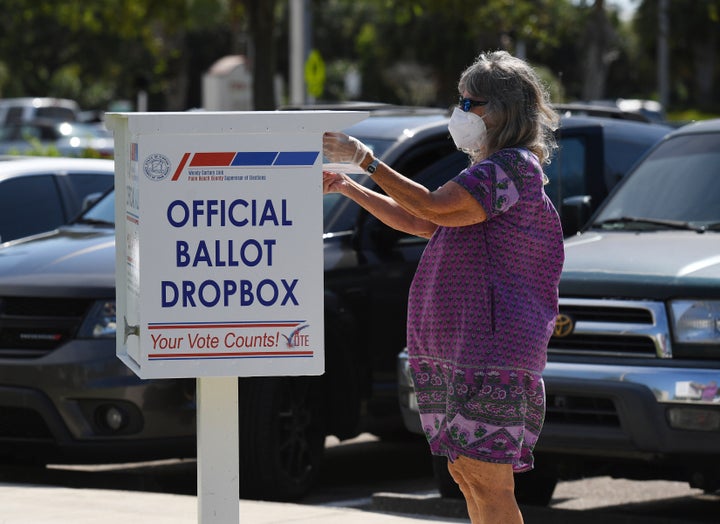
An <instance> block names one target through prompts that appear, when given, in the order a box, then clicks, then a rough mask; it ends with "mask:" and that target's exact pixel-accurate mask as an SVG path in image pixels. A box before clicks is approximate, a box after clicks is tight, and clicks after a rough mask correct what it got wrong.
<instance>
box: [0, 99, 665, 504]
mask: <svg viewBox="0 0 720 524" xmlns="http://www.w3.org/2000/svg"><path fill="white" fill-rule="evenodd" d="M447 123H448V116H447V114H446V113H445V112H444V111H425V110H422V111H420V110H418V111H415V110H403V111H401V112H394V111H384V110H383V111H376V112H373V116H371V117H370V118H368V119H367V120H365V121H363V122H360V123H358V124H356V125H355V126H353V127H352V128H350V129H348V130H347V131H348V132H349V133H351V134H353V135H355V136H357V137H358V138H360V139H361V140H363V141H364V142H365V143H367V144H368V145H369V146H370V147H372V148H373V149H374V152H375V154H376V155H378V156H380V157H381V158H382V159H383V160H385V161H386V162H388V163H389V164H390V165H392V166H394V167H395V168H397V169H398V170H399V171H401V172H403V173H406V174H407V175H409V176H412V177H413V178H415V179H416V180H418V181H420V182H421V183H424V184H426V185H427V186H428V187H432V188H436V187H438V186H439V185H441V184H443V183H445V182H446V181H447V179H448V178H450V177H451V176H453V175H455V174H456V173H458V172H459V171H460V170H461V169H462V168H463V167H465V166H466V165H467V161H468V160H467V156H466V155H464V154H462V153H460V152H458V151H457V150H456V149H455V147H454V146H453V143H452V140H451V138H450V136H449V134H448V131H447ZM665 132H666V129H665V128H664V127H661V126H653V125H650V124H638V123H635V122H622V121H618V120H605V119H592V118H575V117H568V118H565V119H564V120H563V128H562V133H561V135H560V140H561V143H562V144H564V146H563V149H561V152H560V153H559V156H558V157H557V158H558V159H562V160H558V163H556V164H555V166H554V168H553V169H555V170H556V171H555V172H554V173H557V174H553V175H551V176H552V177H553V178H554V179H555V182H554V183H555V186H556V187H557V188H558V189H557V191H556V197H557V198H559V197H560V195H563V196H567V197H571V196H574V197H581V198H579V203H578V206H579V208H583V206H585V205H590V204H591V203H592V204H595V203H597V202H598V201H599V200H600V199H602V198H603V197H604V195H605V194H606V192H607V191H608V185H606V184H607V183H608V182H610V183H614V181H615V180H616V178H617V177H620V176H621V175H622V174H623V173H624V169H625V168H624V167H623V166H622V165H614V164H612V163H611V162H614V161H615V160H616V159H617V158H621V156H622V155H620V154H619V152H620V150H623V149H625V148H628V149H630V150H632V151H634V154H635V156H636V157H637V156H640V155H641V154H642V153H643V152H644V151H645V150H647V149H648V148H649V147H650V146H651V145H652V144H653V143H654V142H655V141H657V140H659V139H660V137H661V136H662V135H663V134H664V133H665ZM622 137H624V138H622ZM614 140H617V142H615V141H614ZM613 144H620V145H621V146H622V147H620V146H617V149H618V154H617V155H613V154H611V153H610V151H609V149H610V148H611V147H613V148H615V147H616V146H615V145H613ZM571 158H572V159H574V160H573V161H572V162H570V159H571ZM606 158H607V159H608V163H606V162H605V161H604V159H606ZM560 162H561V163H560ZM345 167H348V166H345ZM565 173H572V174H573V175H574V176H572V177H571V176H568V177H567V180H568V181H569V180H573V181H576V182H579V184H578V185H577V186H575V187H576V189H573V186H572V185H569V183H566V178H565ZM357 176H358V180H360V181H361V182H362V183H363V184H367V185H369V186H372V185H373V181H372V179H371V178H369V177H367V176H366V175H357ZM577 188H580V191H581V192H580V193H576V192H574V191H577ZM575 200H578V198H576V199H575ZM112 207H113V195H112V194H110V195H108V196H107V197H106V198H105V199H104V200H102V201H101V202H99V203H98V204H97V206H96V207H94V208H92V209H91V210H89V211H88V212H87V213H86V214H84V215H82V216H81V217H80V219H79V220H78V221H77V222H76V223H74V224H72V225H70V226H67V227H63V228H60V229H59V230H58V231H56V232H54V233H52V234H47V235H40V236H38V237H35V238H33V239H28V240H25V241H20V242H17V243H16V244H15V245H11V246H8V247H6V248H5V249H0V406H5V407H7V408H11V410H10V413H16V414H17V415H16V416H14V417H13V418H12V420H9V421H8V423H6V424H0V457H2V455H3V454H5V455H6V456H9V455H13V454H14V452H15V448H16V447H17V446H18V445H20V444H24V445H25V446H27V447H32V446H35V447H36V448H39V449H40V450H47V449H50V450H51V451H58V453H55V454H54V455H52V457H53V458H52V460H64V461H73V460H76V457H81V458H84V457H86V455H85V454H84V451H85V450H86V449H91V450H94V451H95V452H96V453H95V460H97V458H98V457H102V459H103V460H106V461H109V460H118V459H123V460H124V459H127V457H128V455H130V452H136V453H140V452H143V451H145V452H147V453H151V452H158V449H157V447H158V445H160V446H161V447H162V446H164V448H163V449H161V452H163V453H165V454H169V453H182V452H187V448H183V447H182V446H179V447H175V448H173V447H172V446H171V445H170V444H171V443H176V444H187V442H188V439H190V438H192V437H193V436H194V431H195V427H194V411H193V408H194V405H193V402H194V397H193V393H192V387H191V386H192V384H194V382H192V381H191V382H190V383H188V382H187V381H177V380H161V381H141V380H139V379H138V378H136V377H134V376H133V375H132V373H131V372H130V371H129V370H128V369H126V368H124V367H123V366H122V364H121V363H120V361H119V360H118V359H116V358H115V349H114V345H113V344H114V342H113V339H112V336H114V335H113V334H114V330H115V328H116V326H115V322H116V319H115V317H114V298H115V289H114V284H115V280H114V269H115V268H114V257H113V255H112V253H113V251H114V243H113V242H114V236H113V235H114V232H113V226H114V224H113V222H114V214H113V212H112V211H111V210H112ZM575 214H576V213H574V215H575ZM323 220H324V230H323V238H324V264H325V301H324V303H325V329H326V333H325V346H326V351H325V358H326V363H325V369H326V373H325V374H324V375H323V376H321V377H269V378H268V377H261V378H242V379H240V383H239V405H240V408H239V415H240V425H239V426H240V443H239V445H240V460H241V465H240V468H239V469H240V474H241V481H240V485H241V490H242V495H243V496H244V497H261V498H272V499H291V498H296V497H298V496H301V495H302V494H304V493H305V492H306V491H307V490H308V489H309V488H310V487H311V486H312V483H313V480H314V478H315V476H316V475H317V472H318V469H319V467H320V464H321V461H322V455H323V445H324V441H325V437H326V435H336V436H337V437H339V438H341V439H344V438H350V437H353V436H356V435H357V434H358V433H360V432H362V431H371V432H374V433H376V434H378V435H380V436H384V435H393V436H396V435H398V434H403V433H404V434H405V435H407V432H406V430H405V429H404V427H403V424H402V420H401V418H400V412H399V408H398V403H397V382H396V372H395V367H396V362H395V360H396V356H397V352H398V350H399V349H400V348H402V347H403V346H404V344H405V316H406V309H407V304H406V300H407V292H408V287H409V283H410V280H411V278H412V275H413V273H414V271H415V267H416V265H417V261H418V260H419V257H420V255H421V253H422V250H423V249H424V247H425V242H426V241H425V240H424V239H420V238H417V237H412V236H408V235H404V234H400V233H398V232H396V231H394V230H391V229H389V228H387V227H386V226H384V225H383V224H382V223H380V222H379V221H378V220H376V219H374V218H373V217H371V216H369V215H368V214H367V213H365V212H363V211H362V210H361V209H360V208H359V207H358V206H357V205H355V204H354V203H353V202H351V201H349V200H348V199H345V198H343V197H341V196H340V195H337V194H329V195H326V196H325V197H324V216H323ZM31 399H32V402H31V401H30V400H31ZM13 410H14V411H13ZM2 412H3V410H0V413H2ZM28 421H32V424H30V423H29V422H28ZM41 430H42V438H39V437H38V436H37V432H39V431H41ZM3 432H5V433H3ZM7 432H10V434H9V435H8V434H7ZM53 446H54V447H53ZM121 449H122V450H124V451H125V453H124V454H122V455H120V454H119V452H118V451H119V450H121ZM121 457H122V458H121ZM85 460H88V459H87V458H85Z"/></svg>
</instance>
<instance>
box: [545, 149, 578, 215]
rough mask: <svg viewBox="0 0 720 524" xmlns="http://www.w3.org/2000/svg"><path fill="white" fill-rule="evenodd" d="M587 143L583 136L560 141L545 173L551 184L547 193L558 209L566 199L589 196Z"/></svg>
mask: <svg viewBox="0 0 720 524" xmlns="http://www.w3.org/2000/svg"><path fill="white" fill-rule="evenodd" d="M586 151H587V142H586V140H585V137H583V136H570V137H562V138H560V140H558V149H556V150H555V153H554V154H553V157H552V159H551V162H550V164H549V165H547V166H545V168H544V171H545V174H546V175H547V177H548V179H549V182H548V184H547V185H546V186H545V193H546V194H547V196H548V197H549V198H550V200H552V203H553V204H554V205H555V207H556V208H557V209H560V203H561V202H562V200H563V199H564V198H567V197H570V196H576V195H585V194H587V187H586V184H585V180H586V178H587V177H586V176H585V166H586V165H587V163H586Z"/></svg>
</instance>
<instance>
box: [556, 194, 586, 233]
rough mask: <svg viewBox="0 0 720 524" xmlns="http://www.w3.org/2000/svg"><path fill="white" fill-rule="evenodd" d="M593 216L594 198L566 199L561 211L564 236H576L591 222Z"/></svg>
mask: <svg viewBox="0 0 720 524" xmlns="http://www.w3.org/2000/svg"><path fill="white" fill-rule="evenodd" d="M591 214H592V197H591V196H590V195H576V196H571V197H567V198H564V199H563V201H562V208H561V210H560V217H561V219H560V221H561V223H562V229H563V235H564V236H566V237H568V236H570V235H574V234H575V233H577V232H578V231H580V230H581V229H582V227H583V226H584V225H585V224H586V223H587V221H588V220H590V215H591Z"/></svg>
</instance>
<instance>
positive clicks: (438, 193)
mask: <svg viewBox="0 0 720 524" xmlns="http://www.w3.org/2000/svg"><path fill="white" fill-rule="evenodd" d="M372 160H373V158H372V156H371V155H368V156H367V157H366V158H365V159H363V160H362V161H361V162H360V167H361V168H363V169H365V168H367V166H368V165H369V164H370V163H371V162H372ZM372 178H373V180H374V181H375V182H376V183H377V184H378V185H379V186H380V187H382V188H383V190H384V191H385V192H386V193H387V194H388V195H389V196H390V197H392V199H393V200H395V202H397V203H398V204H399V205H400V206H401V207H402V208H403V209H405V210H406V211H408V212H409V213H411V214H413V215H415V216H417V217H420V218H424V219H426V220H429V221H430V222H433V223H434V224H437V225H438V226H449V227H458V226H468V225H471V224H477V223H478V222H484V221H485V220H486V219H487V214H486V212H485V209H484V208H483V207H482V205H481V204H480V202H478V201H477V200H476V199H475V198H474V197H473V196H472V195H471V194H470V193H469V192H468V191H467V190H466V189H465V188H463V187H462V186H460V185H459V184H457V183H455V182H452V181H450V182H447V183H446V184H444V185H443V186H441V187H440V188H438V189H436V190H435V191H430V190H429V189H427V188H426V187H425V186H423V185H421V184H418V183H417V182H414V181H413V180H410V179H409V178H407V177H404V176H403V175H401V174H400V173H398V172H397V171H395V170H394V169H392V168H391V167H390V166H388V165H386V164H385V163H383V162H380V163H379V164H378V166H377V169H376V170H375V173H374V174H373V175H372Z"/></svg>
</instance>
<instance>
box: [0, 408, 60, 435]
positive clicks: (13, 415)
mask: <svg viewBox="0 0 720 524" xmlns="http://www.w3.org/2000/svg"><path fill="white" fill-rule="evenodd" d="M0 438H6V439H7V438H10V439H13V438H18V439H39V440H47V439H52V434H51V433H50V429H49V428H48V427H47V424H45V421H44V420H43V418H42V417H41V416H40V414H39V413H38V412H37V411H34V410H32V409H28V408H15V407H9V406H2V407H0Z"/></svg>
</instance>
